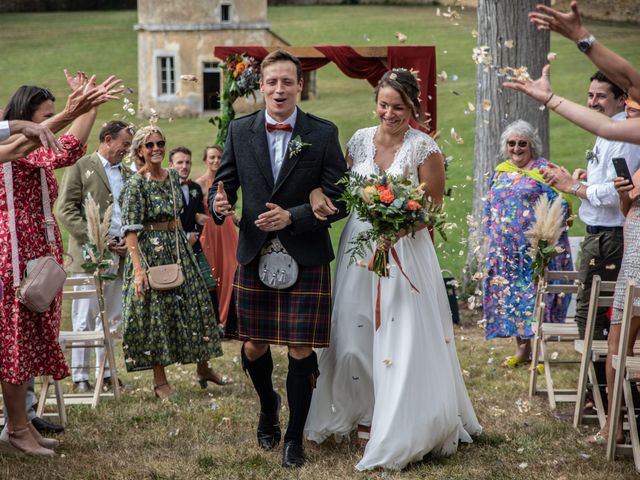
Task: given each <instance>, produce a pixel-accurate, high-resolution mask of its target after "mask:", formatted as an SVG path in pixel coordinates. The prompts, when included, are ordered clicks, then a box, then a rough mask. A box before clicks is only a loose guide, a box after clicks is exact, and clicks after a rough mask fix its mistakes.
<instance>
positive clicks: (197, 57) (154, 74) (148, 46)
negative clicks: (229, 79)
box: [135, 0, 287, 118]
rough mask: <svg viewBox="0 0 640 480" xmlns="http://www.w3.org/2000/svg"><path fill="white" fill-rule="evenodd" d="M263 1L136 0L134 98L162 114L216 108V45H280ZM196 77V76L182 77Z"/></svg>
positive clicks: (218, 80) (144, 107) (191, 113)
mask: <svg viewBox="0 0 640 480" xmlns="http://www.w3.org/2000/svg"><path fill="white" fill-rule="evenodd" d="M270 26H271V24H270V23H269V22H268V21H267V0H172V1H164V0H163V1H157V0H138V23H137V25H136V26H135V29H136V30H137V32H138V101H139V104H140V109H139V111H140V113H143V114H148V113H149V111H150V109H151V108H154V109H155V110H156V112H157V113H158V115H159V116H160V117H162V118H166V117H174V118H175V117H189V116H197V115H201V114H202V113H203V112H205V111H211V110H217V109H218V107H219V94H220V91H221V86H222V75H221V72H220V68H219V64H220V62H221V61H222V60H223V59H219V58H215V57H214V55H213V49H214V48H215V47H216V46H218V45H263V46H285V45H287V42H286V41H285V40H284V39H282V38H280V37H279V36H278V35H276V34H275V33H273V32H272V31H271V30H270ZM184 75H189V76H195V79H197V81H186V80H181V76H184Z"/></svg>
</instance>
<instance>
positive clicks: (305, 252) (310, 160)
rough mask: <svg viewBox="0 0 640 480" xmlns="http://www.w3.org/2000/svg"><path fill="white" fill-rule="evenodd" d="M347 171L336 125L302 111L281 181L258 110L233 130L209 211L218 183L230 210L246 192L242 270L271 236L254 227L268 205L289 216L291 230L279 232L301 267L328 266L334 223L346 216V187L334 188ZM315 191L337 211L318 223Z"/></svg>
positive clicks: (240, 241)
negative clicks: (342, 197) (297, 144)
mask: <svg viewBox="0 0 640 480" xmlns="http://www.w3.org/2000/svg"><path fill="white" fill-rule="evenodd" d="M298 137H299V140H301V142H304V143H306V144H308V145H306V146H304V147H302V148H301V149H299V151H298V152H295V151H292V150H291V147H292V143H294V142H295V140H296V139H297V138H298ZM294 150H295V149H294ZM346 171H347V165H346V163H345V160H344V156H343V154H342V150H341V149H340V142H339V140H338V129H337V128H336V126H335V125H334V124H333V123H331V122H329V121H327V120H323V119H321V118H318V117H316V116H314V115H310V114H307V113H304V112H303V111H302V110H300V109H298V114H297V118H296V124H295V126H294V128H293V132H292V135H291V141H290V142H289V147H288V149H287V152H286V154H285V159H284V162H283V164H282V167H281V169H280V173H279V175H278V178H277V179H274V178H273V173H272V170H271V161H270V157H269V147H268V142H267V133H266V129H265V112H264V110H260V111H258V112H256V113H253V114H252V115H247V116H245V117H242V118H239V119H236V120H233V121H232V122H231V124H230V125H229V133H228V134H227V140H226V143H225V148H224V153H223V155H222V163H221V165H220V168H219V169H218V173H217V175H216V178H215V180H214V183H213V186H212V188H210V189H209V199H208V200H209V209H210V211H211V212H214V208H213V205H214V198H215V195H216V191H217V188H218V182H220V181H222V182H223V186H224V190H225V192H226V194H227V196H228V199H229V203H231V205H235V203H236V201H237V199H238V196H237V191H238V189H239V188H240V189H242V217H241V220H240V233H239V239H238V254H237V257H238V262H240V263H241V264H243V265H246V264H248V263H250V262H251V261H252V260H253V259H255V258H256V257H257V256H258V255H259V254H260V250H261V249H262V247H263V245H264V243H265V242H266V240H267V239H268V238H269V235H270V233H269V232H263V231H262V230H260V229H259V228H258V227H256V226H255V223H254V222H255V220H256V219H257V218H258V215H260V214H261V213H263V212H266V211H267V210H268V209H267V207H266V205H265V204H266V203H267V202H271V203H275V204H277V205H279V206H280V207H282V208H284V209H286V210H288V211H289V212H291V221H292V223H291V225H289V226H288V227H286V228H284V229H282V230H280V231H278V232H277V236H278V237H279V239H280V241H281V242H282V244H283V245H284V247H285V248H286V249H287V251H288V252H289V254H290V255H291V256H292V257H293V258H294V259H295V260H296V261H297V262H298V263H299V264H300V265H303V266H316V265H323V264H327V263H329V262H330V261H331V260H333V258H334V254H333V248H332V245H331V239H330V237H329V231H328V229H329V228H330V224H331V222H333V221H335V220H338V219H340V218H343V217H344V216H346V214H347V212H346V208H345V206H344V205H343V204H342V203H341V202H339V201H338V197H339V196H340V193H341V192H342V187H341V186H340V185H336V182H337V181H338V180H339V179H340V178H341V177H342V176H343V175H344V174H345V173H346ZM317 187H322V189H323V191H324V193H325V194H326V195H327V196H329V197H330V198H331V199H332V200H333V201H334V204H335V205H336V206H337V207H338V212H337V213H336V214H334V215H332V216H331V217H329V218H328V219H327V220H326V221H320V220H318V219H316V218H315V216H314V215H313V211H312V210H311V205H310V204H309V193H310V192H311V191H312V190H313V189H315V188H317ZM213 218H214V220H215V221H216V223H222V222H223V221H224V220H225V219H224V218H218V217H217V216H216V215H215V214H213ZM227 221H231V220H227Z"/></svg>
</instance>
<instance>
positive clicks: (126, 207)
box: [120, 170, 222, 371]
mask: <svg viewBox="0 0 640 480" xmlns="http://www.w3.org/2000/svg"><path fill="white" fill-rule="evenodd" d="M171 183H173V191H174V192H175V200H176V202H177V204H176V209H177V211H178V214H179V212H180V211H181V210H182V206H183V203H182V198H183V197H182V191H181V189H180V180H179V177H178V174H177V173H176V172H175V171H173V170H169V177H168V179H167V180H165V181H156V180H150V179H146V178H144V177H143V176H141V175H133V176H132V177H131V178H130V179H129V180H128V181H127V183H126V184H125V186H124V188H123V191H122V194H121V196H120V203H121V206H122V224H123V226H122V232H123V235H124V234H126V233H127V232H129V231H134V232H138V242H139V249H140V252H141V254H142V256H143V257H144V259H146V261H147V262H148V264H149V266H151V267H153V266H157V265H166V264H171V263H175V262H176V235H175V231H158V230H153V231H151V230H144V228H143V227H144V224H146V223H157V222H167V221H169V220H172V219H173V218H174V209H173V194H172V189H171ZM178 248H179V250H180V259H181V262H182V273H183V275H184V283H183V284H182V285H180V286H179V287H177V288H175V289H173V290H166V291H158V290H153V289H151V288H150V289H148V290H147V291H146V292H145V294H144V296H142V297H137V296H136V294H135V289H134V285H133V280H134V275H133V263H132V262H131V256H130V255H128V256H127V258H126V260H125V266H124V284H123V308H122V314H123V318H124V341H123V346H122V348H123V350H124V357H125V365H126V367H127V371H136V370H146V369H150V368H152V367H154V366H158V365H162V366H167V365H171V364H173V363H196V362H202V361H207V360H209V358H210V357H212V356H220V355H222V349H221V348H220V338H219V336H218V330H217V328H216V319H215V316H214V313H213V308H212V306H211V299H210V298H209V293H208V291H207V287H206V285H205V283H204V279H203V278H202V276H201V275H200V270H199V269H198V265H197V262H196V258H195V255H194V254H193V251H192V250H191V247H190V246H189V244H188V241H187V237H186V235H185V234H184V231H183V230H182V228H180V229H179V230H178ZM141 261H142V264H143V267H144V266H145V262H144V260H141Z"/></svg>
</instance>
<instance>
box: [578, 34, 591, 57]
mask: <svg viewBox="0 0 640 480" xmlns="http://www.w3.org/2000/svg"><path fill="white" fill-rule="evenodd" d="M595 41H596V37H594V36H593V35H589V36H588V37H584V38H581V39H580V40H578V41H577V42H576V45H578V50H580V51H581V52H582V53H587V52H588V51H589V49H590V48H591V45H592V44H593V42H595Z"/></svg>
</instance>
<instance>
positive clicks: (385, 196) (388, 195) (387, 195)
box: [380, 190, 395, 205]
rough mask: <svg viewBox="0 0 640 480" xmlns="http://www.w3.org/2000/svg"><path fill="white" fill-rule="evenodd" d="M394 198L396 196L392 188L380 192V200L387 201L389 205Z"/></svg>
mask: <svg viewBox="0 0 640 480" xmlns="http://www.w3.org/2000/svg"><path fill="white" fill-rule="evenodd" d="M394 198H395V197H394V196H393V192H392V191H391V190H384V191H383V192H381V193H380V201H381V202H382V203H386V204H387V205H389V204H390V203H391V202H393V199H394Z"/></svg>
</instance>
